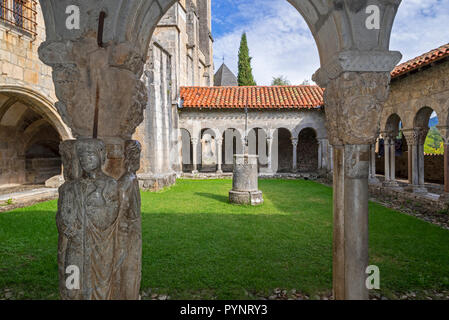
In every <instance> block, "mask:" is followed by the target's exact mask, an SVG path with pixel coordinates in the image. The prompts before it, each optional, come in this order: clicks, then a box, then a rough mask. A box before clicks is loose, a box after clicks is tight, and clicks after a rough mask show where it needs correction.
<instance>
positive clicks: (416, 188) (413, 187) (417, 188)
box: [404, 185, 429, 193]
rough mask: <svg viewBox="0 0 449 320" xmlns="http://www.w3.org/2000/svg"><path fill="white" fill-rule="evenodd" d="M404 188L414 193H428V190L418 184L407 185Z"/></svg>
mask: <svg viewBox="0 0 449 320" xmlns="http://www.w3.org/2000/svg"><path fill="white" fill-rule="evenodd" d="M404 190H406V191H410V192H414V193H428V192H429V191H428V190H427V189H426V188H425V187H423V186H420V185H410V186H407V187H406V188H405V189H404Z"/></svg>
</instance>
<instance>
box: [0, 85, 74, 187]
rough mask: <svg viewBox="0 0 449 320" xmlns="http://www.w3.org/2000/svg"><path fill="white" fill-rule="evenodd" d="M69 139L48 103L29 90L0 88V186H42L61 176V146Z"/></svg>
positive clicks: (14, 87) (57, 116) (52, 107)
mask: <svg viewBox="0 0 449 320" xmlns="http://www.w3.org/2000/svg"><path fill="white" fill-rule="evenodd" d="M70 137H71V134H70V130H69V129H68V128H67V126H66V125H65V124H64V123H63V122H62V120H61V118H60V117H59V115H58V114H57V112H56V110H55V108H54V106H53V104H52V103H51V102H50V101H49V100H48V99H46V98H45V97H43V96H41V95H40V94H39V93H37V92H34V91H33V90H30V89H28V88H24V87H16V86H0V141H1V143H0V149H2V153H3V159H2V160H3V161H2V164H1V168H0V171H1V172H2V174H1V175H0V184H23V183H32V184H42V183H45V181H46V180H48V179H49V178H51V177H53V176H56V175H58V174H60V173H61V159H60V155H59V151H58V149H59V143H60V142H61V141H62V140H66V139H69V138H70Z"/></svg>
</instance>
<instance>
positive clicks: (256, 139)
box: [248, 128, 268, 170]
mask: <svg viewBox="0 0 449 320" xmlns="http://www.w3.org/2000/svg"><path fill="white" fill-rule="evenodd" d="M248 153H249V154H255V155H257V156H259V158H258V162H259V170H260V169H261V168H266V167H267V166H268V146H267V133H266V132H265V130H264V129H262V128H253V129H251V130H250V131H249V132H248Z"/></svg>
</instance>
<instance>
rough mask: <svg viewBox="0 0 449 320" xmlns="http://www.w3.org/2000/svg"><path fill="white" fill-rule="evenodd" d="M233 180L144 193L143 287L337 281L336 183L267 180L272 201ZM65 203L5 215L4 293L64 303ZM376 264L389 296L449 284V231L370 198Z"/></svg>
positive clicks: (0, 275)
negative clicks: (60, 227)
mask: <svg viewBox="0 0 449 320" xmlns="http://www.w3.org/2000/svg"><path fill="white" fill-rule="evenodd" d="M230 188H231V181H230V180H208V181H191V180H179V181H178V183H177V185H176V186H174V187H172V188H170V189H168V190H165V191H163V192H158V193H143V194H142V203H143V205H142V215H143V242H144V247H143V281H142V289H143V290H147V289H148V288H152V289H153V292H154V291H155V288H157V291H158V292H162V293H167V294H169V295H170V296H171V297H172V298H198V297H200V298H211V297H216V298H218V299H244V298H248V297H247V296H246V295H245V290H247V291H249V292H267V293H268V292H270V291H272V290H273V289H274V288H283V289H287V290H290V289H293V288H295V289H297V290H299V291H302V292H304V293H307V294H315V293H319V292H328V291H330V289H331V284H332V269H331V267H332V189H331V188H329V187H326V186H323V185H320V184H317V183H314V182H310V181H293V180H287V181H283V180H262V181H261V182H260V188H261V189H262V191H263V192H264V197H265V204H264V205H263V206H260V207H241V206H236V205H231V204H228V202H227V194H228V191H229V189H230ZM55 211H56V201H51V202H47V203H42V204H38V205H35V206H32V207H29V208H25V209H19V210H15V211H12V212H9V213H0V295H1V291H2V290H4V289H5V288H8V289H11V290H12V291H13V292H14V294H15V295H18V297H21V298H32V299H56V298H57V297H58V292H57V286H58V282H57V261H56V254H57V231H56V226H55V220H54V216H55ZM370 212H371V214H370V257H371V263H372V264H376V265H378V266H379V267H380V270H381V287H382V291H383V293H384V294H387V295H388V294H390V293H391V292H399V293H400V292H406V291H410V290H413V291H418V292H419V291H422V290H424V289H435V290H447V289H449V232H448V231H446V230H443V229H441V228H439V227H436V226H433V225H431V224H429V223H426V222H423V221H420V220H418V219H416V218H413V217H410V216H407V215H404V214H400V213H397V212H395V211H392V210H390V209H386V208H384V207H382V206H380V205H377V204H373V203H371V204H370Z"/></svg>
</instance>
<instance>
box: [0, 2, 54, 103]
mask: <svg viewBox="0 0 449 320" xmlns="http://www.w3.org/2000/svg"><path fill="white" fill-rule="evenodd" d="M36 7H37V8H36V9H37V13H38V14H37V17H36V23H37V36H36V37H32V36H31V35H30V34H29V33H28V32H25V31H21V30H20V29H18V28H16V27H14V26H12V25H11V24H9V23H7V22H0V71H1V77H0V87H1V86H7V85H12V86H20V87H27V88H30V89H32V90H34V91H36V92H39V93H40V94H41V95H44V96H45V97H47V98H48V99H50V100H52V101H56V97H55V93H54V85H53V80H52V73H51V68H50V67H48V66H46V65H44V64H43V63H42V62H41V61H40V60H39V56H38V52H37V49H38V48H39V46H40V44H41V43H42V42H43V41H44V40H45V25H44V18H43V15H42V11H41V9H40V5H39V1H37V6H36Z"/></svg>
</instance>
